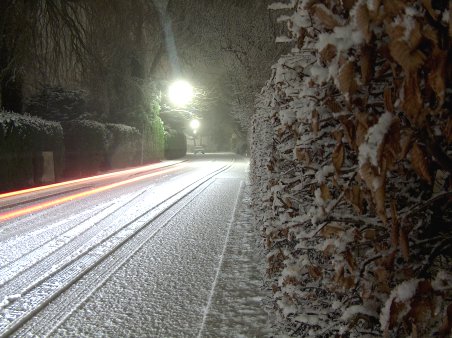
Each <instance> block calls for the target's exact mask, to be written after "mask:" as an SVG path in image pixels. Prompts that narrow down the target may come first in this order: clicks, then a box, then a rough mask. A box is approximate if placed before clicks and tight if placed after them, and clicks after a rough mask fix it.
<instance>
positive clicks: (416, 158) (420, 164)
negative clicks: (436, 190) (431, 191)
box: [411, 143, 433, 185]
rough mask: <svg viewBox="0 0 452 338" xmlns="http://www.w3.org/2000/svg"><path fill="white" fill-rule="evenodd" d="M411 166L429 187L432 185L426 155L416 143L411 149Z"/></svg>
mask: <svg viewBox="0 0 452 338" xmlns="http://www.w3.org/2000/svg"><path fill="white" fill-rule="evenodd" d="M411 165H412V166H413V169H414V170H415V171H416V173H417V174H418V175H419V177H420V178H422V179H423V180H424V181H425V182H427V183H428V184H430V185H431V184H432V183H433V180H432V175H431V174H430V168H429V161H428V158H427V155H426V154H425V152H424V150H423V149H422V148H421V146H419V144H418V143H415V144H414V145H413V148H412V149H411Z"/></svg>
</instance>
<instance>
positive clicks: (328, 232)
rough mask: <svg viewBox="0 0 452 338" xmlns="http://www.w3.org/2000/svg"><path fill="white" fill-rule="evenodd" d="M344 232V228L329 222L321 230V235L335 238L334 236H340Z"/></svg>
mask: <svg viewBox="0 0 452 338" xmlns="http://www.w3.org/2000/svg"><path fill="white" fill-rule="evenodd" d="M343 234H344V229H342V228H341V227H340V226H337V225H334V224H327V225H325V226H324V227H323V228H322V229H321V230H320V231H319V235H320V236H322V237H324V238H333V237H336V238H339V237H341V236H342V235H343Z"/></svg>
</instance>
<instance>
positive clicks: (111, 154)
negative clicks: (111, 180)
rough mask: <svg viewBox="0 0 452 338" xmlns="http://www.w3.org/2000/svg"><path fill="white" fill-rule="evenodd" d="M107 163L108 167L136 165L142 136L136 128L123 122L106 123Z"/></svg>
mask: <svg viewBox="0 0 452 338" xmlns="http://www.w3.org/2000/svg"><path fill="white" fill-rule="evenodd" d="M105 126H106V127H107V131H108V149H107V164H108V167H109V168H123V167H127V166H133V165H138V164H139V163H140V159H141V142H142V137H141V134H140V132H139V131H138V129H136V128H134V127H130V126H126V125H124V124H113V123H108V124H106V125H105Z"/></svg>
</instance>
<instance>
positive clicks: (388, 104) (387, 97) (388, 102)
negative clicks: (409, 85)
mask: <svg viewBox="0 0 452 338" xmlns="http://www.w3.org/2000/svg"><path fill="white" fill-rule="evenodd" d="M383 97H384V101H385V110H387V111H388V112H390V113H394V104H393V103H392V89H391V87H388V86H386V87H385V90H384V93H383Z"/></svg>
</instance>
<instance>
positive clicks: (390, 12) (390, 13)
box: [383, 0, 406, 18]
mask: <svg viewBox="0 0 452 338" xmlns="http://www.w3.org/2000/svg"><path fill="white" fill-rule="evenodd" d="M383 6H384V9H385V13H386V16H387V17H389V18H392V17H394V16H397V15H402V14H404V13H405V9H406V5H405V3H404V1H401V0H384V1H383Z"/></svg>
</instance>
